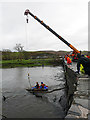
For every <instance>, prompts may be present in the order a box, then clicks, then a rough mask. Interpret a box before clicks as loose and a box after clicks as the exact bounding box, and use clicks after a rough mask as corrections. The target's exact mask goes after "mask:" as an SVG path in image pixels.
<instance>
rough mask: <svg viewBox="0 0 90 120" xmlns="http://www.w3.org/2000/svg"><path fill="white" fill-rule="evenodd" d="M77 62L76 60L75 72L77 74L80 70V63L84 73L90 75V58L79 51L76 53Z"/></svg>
mask: <svg viewBox="0 0 90 120" xmlns="http://www.w3.org/2000/svg"><path fill="white" fill-rule="evenodd" d="M77 57H78V62H77V71H76V73H78V74H79V72H80V64H82V66H83V68H84V71H85V74H88V75H89V76H90V59H88V58H87V57H85V56H83V55H81V54H80V53H78V54H77Z"/></svg>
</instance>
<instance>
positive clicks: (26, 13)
mask: <svg viewBox="0 0 90 120" xmlns="http://www.w3.org/2000/svg"><path fill="white" fill-rule="evenodd" d="M24 15H26V16H27V18H26V21H27V23H28V15H31V16H32V17H33V18H34V19H36V20H37V21H38V22H39V23H40V24H41V25H43V26H44V27H45V28H46V29H48V30H49V31H50V32H51V33H53V34H54V35H55V36H56V37H58V38H59V39H60V40H61V41H62V42H64V43H65V44H66V45H67V46H69V47H70V48H71V49H72V50H73V51H74V53H80V51H78V50H77V49H76V48H75V47H74V46H73V45H71V44H70V43H69V42H67V41H66V40H65V39H64V38H63V37H61V36H60V35H59V34H57V33H56V32H55V31H54V30H53V29H51V28H50V27H49V26H48V25H46V24H45V23H44V22H43V21H42V20H40V19H39V18H38V17H37V16H35V15H33V14H32V13H31V12H30V11H29V9H27V10H25V12H24Z"/></svg>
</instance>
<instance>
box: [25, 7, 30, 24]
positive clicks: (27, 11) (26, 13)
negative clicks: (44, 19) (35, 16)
mask: <svg viewBox="0 0 90 120" xmlns="http://www.w3.org/2000/svg"><path fill="white" fill-rule="evenodd" d="M29 13H30V11H29V9H27V10H25V12H24V15H26V16H27V18H26V22H27V23H28V14H29Z"/></svg>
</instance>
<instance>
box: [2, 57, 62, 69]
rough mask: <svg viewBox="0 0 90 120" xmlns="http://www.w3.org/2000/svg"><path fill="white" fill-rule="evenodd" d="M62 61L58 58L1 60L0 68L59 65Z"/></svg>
mask: <svg viewBox="0 0 90 120" xmlns="http://www.w3.org/2000/svg"><path fill="white" fill-rule="evenodd" d="M61 63H62V61H61V60H60V59H59V60H58V59H53V58H49V59H29V60H24V59H22V60H2V61H0V66H1V67H2V68H14V67H35V66H50V65H54V66H55V65H60V64H61Z"/></svg>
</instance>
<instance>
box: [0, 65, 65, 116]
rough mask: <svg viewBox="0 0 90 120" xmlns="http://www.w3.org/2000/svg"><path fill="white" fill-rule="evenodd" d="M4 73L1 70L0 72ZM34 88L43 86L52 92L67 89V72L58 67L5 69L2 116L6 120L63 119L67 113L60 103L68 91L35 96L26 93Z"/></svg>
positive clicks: (3, 70) (3, 75)
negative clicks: (18, 119)
mask: <svg viewBox="0 0 90 120" xmlns="http://www.w3.org/2000/svg"><path fill="white" fill-rule="evenodd" d="M0 70H1V69H0ZM28 73H29V74H30V82H31V85H32V86H34V85H35V83H36V82H39V83H40V82H42V81H43V82H44V83H45V84H46V85H48V86H49V90H53V89H56V88H62V87H64V86H65V79H64V71H63V67H62V66H58V67H30V68H27V67H21V68H9V69H2V95H3V96H5V97H6V100H5V101H4V100H2V114H3V116H5V117H7V118H63V117H64V116H65V111H64V109H63V106H61V104H60V102H59V100H60V98H61V96H63V95H64V94H65V90H64V89H62V90H58V91H54V92H52V93H44V94H37V95H33V94H32V93H29V92H28V91H26V88H29V81H28Z"/></svg>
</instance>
